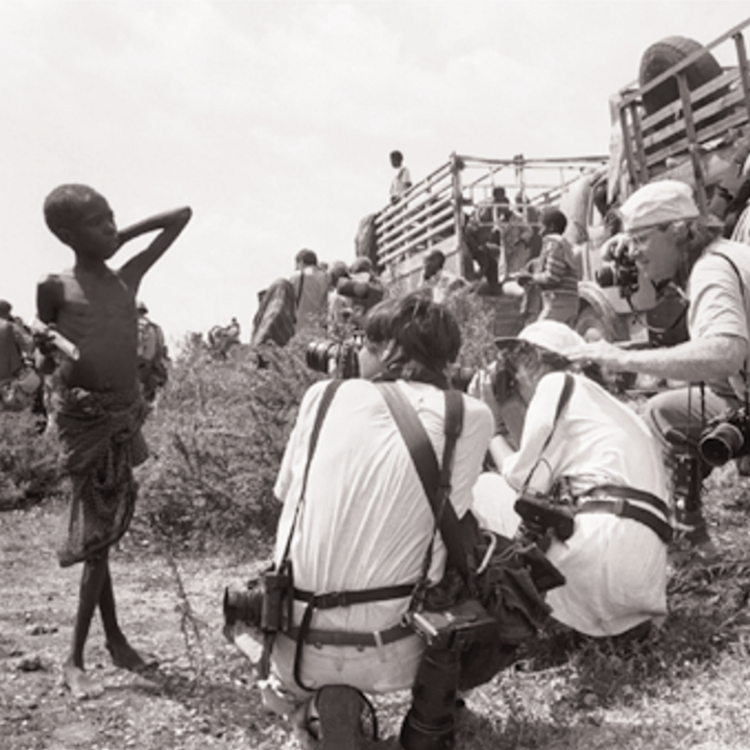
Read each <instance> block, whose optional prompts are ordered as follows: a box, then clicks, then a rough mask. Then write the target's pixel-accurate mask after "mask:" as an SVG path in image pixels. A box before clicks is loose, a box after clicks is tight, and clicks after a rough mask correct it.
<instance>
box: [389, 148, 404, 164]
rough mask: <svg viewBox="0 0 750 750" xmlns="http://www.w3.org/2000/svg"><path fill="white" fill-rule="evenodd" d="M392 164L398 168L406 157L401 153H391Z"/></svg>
mask: <svg viewBox="0 0 750 750" xmlns="http://www.w3.org/2000/svg"><path fill="white" fill-rule="evenodd" d="M390 158H391V164H395V165H396V166H398V165H399V164H401V162H402V161H403V160H404V155H403V154H402V153H401V152H400V151H391V153H390Z"/></svg>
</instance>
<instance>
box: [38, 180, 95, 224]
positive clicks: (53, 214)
mask: <svg viewBox="0 0 750 750" xmlns="http://www.w3.org/2000/svg"><path fill="white" fill-rule="evenodd" d="M94 198H102V196H101V195H100V194H99V193H97V192H96V190H94V189H93V188H91V187H89V186H88V185H78V184H73V183H72V184H67V185H60V186H59V187H56V188H55V189H54V190H53V191H52V192H51V193H50V194H49V195H48V196H47V198H46V199H45V201H44V221H45V222H46V224H47V226H48V227H49V229H50V231H51V232H52V233H53V234H54V235H55V236H56V237H59V236H60V230H61V229H71V228H72V227H73V226H74V225H75V223H76V222H77V221H78V219H79V218H80V216H81V206H82V204H84V203H88V202H89V201H90V200H92V199H94ZM102 199H103V198H102Z"/></svg>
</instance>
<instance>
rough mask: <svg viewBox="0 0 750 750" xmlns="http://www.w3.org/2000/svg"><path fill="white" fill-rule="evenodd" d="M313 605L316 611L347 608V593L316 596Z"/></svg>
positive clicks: (339, 592) (336, 592)
mask: <svg viewBox="0 0 750 750" xmlns="http://www.w3.org/2000/svg"><path fill="white" fill-rule="evenodd" d="M313 604H314V605H315V607H317V608H318V609H335V608H336V607H348V606H349V604H350V601H349V596H348V592H347V591H331V592H329V593H327V594H316V595H315V596H314V597H313Z"/></svg>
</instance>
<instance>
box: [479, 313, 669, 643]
mask: <svg viewBox="0 0 750 750" xmlns="http://www.w3.org/2000/svg"><path fill="white" fill-rule="evenodd" d="M497 343H498V346H499V348H500V360H499V362H498V367H499V368H501V369H503V370H504V372H505V373H507V375H509V377H510V379H509V381H508V380H506V383H507V384H508V385H507V389H506V394H505V395H506V396H508V394H510V396H509V397H508V398H507V400H504V401H503V402H502V403H500V404H498V401H497V399H496V398H495V396H494V393H493V385H492V379H491V376H490V374H489V373H479V374H478V375H477V376H476V378H475V380H474V382H473V383H472V385H471V388H470V392H474V393H477V394H478V395H480V396H481V397H482V398H483V400H485V401H486V402H487V403H488V404H489V405H490V406H491V408H492V409H493V411H494V412H495V414H496V418H497V419H498V421H499V420H500V418H501V416H500V415H501V414H502V413H504V412H505V411H506V410H507V409H508V404H509V403H510V401H511V399H515V401H516V404H517V405H518V408H519V410H520V411H521V412H522V413H523V412H525V414H524V416H523V421H522V427H521V429H520V430H519V428H518V427H515V428H514V430H513V431H515V433H516V434H515V436H512V438H513V439H514V440H517V444H518V449H517V450H514V448H513V447H512V446H511V444H510V442H509V440H508V439H506V438H505V437H503V436H501V435H496V436H495V437H493V438H492V441H491V444H490V454H491V456H492V458H493V460H494V461H495V464H496V465H497V467H498V468H499V472H500V473H494V472H492V473H486V474H483V475H482V476H481V477H480V479H479V481H478V482H477V485H476V487H475V488H474V513H475V515H476V516H477V518H478V520H479V521H480V525H482V526H483V527H486V528H490V529H492V530H493V531H496V532H497V533H500V534H503V535H505V536H513V535H514V534H515V533H516V531H517V530H518V527H519V524H520V521H521V519H520V517H519V516H518V515H517V513H516V512H515V510H514V501H515V500H516V498H517V497H518V496H520V495H524V494H526V495H527V496H528V494H529V493H531V494H532V495H533V494H535V493H538V494H540V495H544V496H547V497H550V496H555V495H558V496H559V499H560V501H561V502H564V503H565V504H566V505H567V506H568V507H570V508H572V510H573V511H574V512H575V516H574V530H573V533H572V536H570V538H568V539H567V540H566V541H561V540H559V539H557V538H554V537H553V538H552V539H551V542H550V543H549V548H548V549H547V550H546V554H547V557H548V558H549V560H550V561H551V562H552V563H553V564H554V565H555V566H556V567H557V568H558V570H559V571H560V572H561V573H562V574H563V575H564V576H565V578H566V584H565V585H564V586H561V587H559V588H556V589H554V590H552V591H550V592H549V593H548V594H547V599H546V601H547V604H549V605H550V606H551V607H552V616H553V617H554V618H555V619H556V620H558V621H559V622H561V623H563V624H564V625H567V626H568V627H570V628H572V629H574V630H576V631H578V632H580V633H584V634H586V635H589V636H595V637H596V636H599V637H602V636H614V635H619V634H622V633H625V632H626V631H630V630H632V629H634V628H636V627H638V626H641V625H642V624H643V623H647V622H649V621H650V620H653V619H655V618H660V617H661V616H663V615H665V614H666V611H667V602H666V578H667V542H668V541H669V539H670V538H671V531H672V530H671V526H670V525H669V518H670V512H669V509H668V506H667V502H668V500H669V493H668V489H667V480H666V473H665V468H664V464H663V453H662V449H661V447H660V444H659V442H658V441H657V439H656V438H655V437H654V436H653V435H652V433H651V432H650V431H649V429H648V427H647V426H646V424H645V423H644V422H643V421H642V420H641V418H640V417H639V416H638V415H636V414H635V412H633V410H632V409H630V408H629V407H627V406H626V405H624V404H622V403H621V402H619V401H618V400H617V399H615V398H614V397H613V396H611V395H610V394H609V393H608V392H607V391H605V390H604V389H603V388H602V387H600V386H599V385H598V384H597V383H595V382H594V381H593V380H591V379H590V378H588V377H586V376H584V375H581V374H578V373H570V374H569V375H566V371H567V370H568V368H569V367H570V361H569V360H568V359H567V358H566V356H565V354H566V352H568V351H571V350H573V349H575V348H577V347H579V346H581V344H582V343H583V342H582V339H581V337H580V336H579V335H578V334H577V333H575V331H573V330H571V329H570V328H569V327H568V326H566V325H564V324H562V323H559V322H556V321H550V320H545V321H538V322H536V323H533V324H531V325H530V326H527V327H526V328H525V329H523V330H522V331H521V333H520V334H519V336H518V338H515V339H499V340H498V342H497ZM498 377H499V376H497V375H496V376H495V383H497V382H498V380H497V379H498ZM566 381H569V382H570V384H571V385H572V390H570V391H568V392H569V397H568V398H567V400H566V399H565V398H564V396H563V394H564V392H565V391H567V390H568V389H566V388H565V385H566ZM494 390H495V391H497V390H498V388H497V386H496V385H495V387H494ZM557 411H559V416H557V417H556V412H557ZM548 541H549V540H548Z"/></svg>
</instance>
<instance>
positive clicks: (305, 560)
mask: <svg viewBox="0 0 750 750" xmlns="http://www.w3.org/2000/svg"><path fill="white" fill-rule="evenodd" d="M460 346H461V337H460V332H459V328H458V325H457V323H456V321H455V319H454V318H453V316H452V314H451V313H450V312H449V311H448V310H447V309H446V308H444V307H442V306H441V305H438V304H435V303H433V302H432V301H431V300H429V299H428V298H426V297H425V296H424V295H420V294H412V295H408V296H406V297H403V298H394V299H387V300H385V301H383V302H381V303H379V304H378V305H376V306H375V307H374V308H373V309H372V310H371V311H370V312H369V314H368V316H367V318H366V321H365V325H364V343H363V347H362V349H361V350H360V352H359V369H360V378H355V379H348V380H343V381H337V385H338V388H337V389H336V390H335V392H334V393H333V394H332V395H331V389H330V386H329V384H330V383H331V382H332V381H328V380H327V381H321V382H319V383H316V384H315V385H313V386H312V387H311V388H310V389H309V390H308V391H307V393H306V394H305V396H304V398H303V400H302V404H301V406H300V411H299V416H298V418H297V422H296V424H295V427H294V430H293V432H292V434H291V436H290V438H289V442H288V444H287V448H286V452H285V454H284V458H283V461H282V465H281V469H280V472H279V476H278V479H277V482H276V488H275V492H276V495H277V497H278V498H279V499H280V500H281V501H282V502H283V504H284V506H283V510H282V514H281V519H280V521H279V526H278V534H277V541H276V552H275V556H274V562H275V565H276V569H277V570H278V571H280V572H283V571H285V570H288V569H289V568H291V571H292V573H291V575H292V576H293V608H292V609H293V611H292V613H291V622H290V623H287V626H286V627H282V628H280V629H279V632H278V633H277V634H276V636H275V640H274V642H273V645H272V649H271V652H270V674H269V676H268V678H267V679H266V680H264V681H262V682H261V683H260V684H261V689H262V692H263V697H264V701H265V703H266V705H267V706H268V707H269V708H271V709H273V710H274V711H276V712H278V713H281V714H283V715H286V716H288V717H289V718H290V719H291V720H292V723H293V724H294V725H295V727H296V730H297V732H298V734H299V736H300V739H301V741H302V742H303V743H304V742H307V743H308V744H309V742H310V735H309V734H308V735H307V737H305V734H306V732H308V730H309V729H310V728H311V725H310V718H311V717H315V716H316V715H317V717H319V725H320V733H321V734H322V739H321V744H320V745H319V747H321V748H325V750H333V749H336V748H346V749H347V750H351V749H352V748H357V747H359V746H360V745H359V744H358V743H359V742H361V739H360V738H359V737H358V736H357V734H358V728H359V717H360V714H361V711H362V706H363V701H362V698H361V697H360V695H359V693H358V692H357V691H363V692H369V693H386V692H390V691H395V690H402V689H405V688H410V687H411V686H412V684H413V683H414V679H415V675H416V674H417V670H418V668H419V666H420V661H421V659H422V654H423V651H424V641H423V640H422V639H420V637H419V636H417V635H415V633H414V630H413V629H411V628H410V627H408V626H407V625H405V624H404V616H405V614H406V612H407V609H408V607H409V603H410V600H411V595H412V592H413V589H414V586H415V583H416V582H417V581H419V580H420V576H421V572H422V571H421V568H422V564H423V561H424V560H425V552H426V550H427V548H428V546H429V545H430V544H431V542H432V540H433V536H434V530H435V518H434V516H433V511H432V508H431V505H430V502H428V500H427V497H426V495H425V491H424V489H423V485H422V483H421V482H420V478H419V475H418V474H417V471H416V469H415V467H414V463H413V461H412V456H411V454H410V452H409V449H408V448H407V445H406V443H405V442H404V439H403V438H402V434H401V432H400V430H399V427H398V426H397V424H396V422H395V421H394V419H393V418H392V416H391V412H390V410H389V406H388V405H387V403H386V401H385V399H384V395H383V393H382V392H381V389H380V387H378V385H376V383H373V382H370V381H390V382H391V383H394V384H395V387H396V388H397V389H398V390H399V391H400V393H401V395H402V396H403V397H405V399H406V400H407V402H408V403H409V404H410V405H411V406H412V407H413V409H414V410H415V411H416V415H417V417H418V420H419V422H421V424H422V426H423V427H424V429H425V430H426V432H427V435H428V436H429V440H430V442H431V443H432V447H433V448H434V450H435V453H436V455H437V456H442V455H443V446H444V442H445V434H444V428H445V424H444V423H445V410H446V406H445V395H444V391H445V390H446V389H447V388H448V380H447V377H446V369H447V367H448V365H449V364H450V363H452V362H454V361H455V359H456V357H457V355H458V352H459V348H460ZM328 398H331V400H330V402H329V404H328V406H327V411H326V410H325V408H326V407H325V406H321V405H322V404H325V402H326V400H327V399H328ZM462 399H463V407H464V416H463V428H462V430H461V432H460V435H459V436H458V438H457V440H456V442H455V453H454V458H453V464H452V474H451V502H452V503H453V505H454V507H455V510H456V512H457V514H458V515H459V516H461V515H463V514H464V513H465V512H466V511H467V509H468V508H469V506H470V504H471V498H472V495H471V490H472V487H473V486H474V484H475V482H476V480H477V477H478V476H479V473H480V471H481V465H482V461H483V458H484V456H485V454H486V451H487V446H488V443H489V439H490V436H491V434H492V415H491V413H490V410H489V409H488V408H487V406H485V405H484V404H483V403H481V402H480V401H478V400H476V399H473V398H470V397H467V396H462ZM321 412H322V413H324V415H325V416H324V418H323V419H322V422H321V421H320V414H321ZM445 562H446V550H445V547H444V546H443V543H442V541H441V539H440V536H439V535H438V536H436V537H435V539H434V548H433V554H432V558H431V565H430V568H429V571H428V572H429V580H430V581H431V582H436V581H438V580H439V579H440V578H441V577H442V575H443V571H444V568H445ZM332 686H333V687H332ZM336 686H346V687H336Z"/></svg>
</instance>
